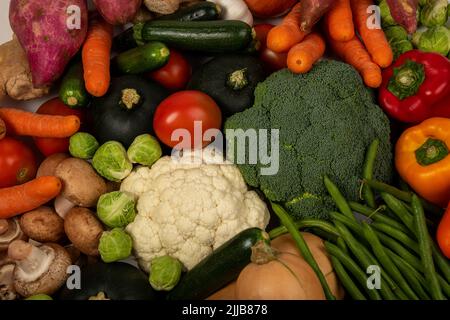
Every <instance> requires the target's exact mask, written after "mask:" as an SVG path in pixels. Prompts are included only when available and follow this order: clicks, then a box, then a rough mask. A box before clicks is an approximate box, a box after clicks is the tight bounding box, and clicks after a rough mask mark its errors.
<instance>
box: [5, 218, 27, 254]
mask: <svg viewBox="0 0 450 320" xmlns="http://www.w3.org/2000/svg"><path fill="white" fill-rule="evenodd" d="M0 221H1V224H2V228H0V229H3V231H5V229H7V230H6V232H3V233H2V232H0V252H1V251H5V250H8V246H9V244H10V243H11V242H13V241H14V240H17V239H22V240H24V239H26V236H25V234H24V233H23V232H22V230H21V228H20V225H19V219H17V218H12V219H8V220H5V219H1V220H0ZM5 221H6V223H7V227H6V228H5V226H6V225H5Z"/></svg>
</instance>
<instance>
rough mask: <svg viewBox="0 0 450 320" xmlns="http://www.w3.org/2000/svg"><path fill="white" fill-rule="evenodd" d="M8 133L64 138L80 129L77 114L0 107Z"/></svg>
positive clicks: (0, 114)
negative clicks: (46, 112) (50, 113)
mask: <svg viewBox="0 0 450 320" xmlns="http://www.w3.org/2000/svg"><path fill="white" fill-rule="evenodd" d="M0 117H1V118H2V119H3V121H5V124H6V129H7V130H8V132H9V133H11V134H14V135H19V136H32V137H39V138H66V137H70V136H72V135H73V134H75V133H76V132H77V131H78V129H80V119H79V118H78V117H77V116H73V115H71V116H55V115H47V114H37V113H33V112H28V111H23V110H19V109H15V108H0Z"/></svg>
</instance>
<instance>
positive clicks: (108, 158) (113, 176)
mask: <svg viewBox="0 0 450 320" xmlns="http://www.w3.org/2000/svg"><path fill="white" fill-rule="evenodd" d="M92 165H93V166H94V168H95V170H97V172H98V173H99V174H100V175H101V176H102V177H104V178H106V179H108V180H110V181H115V182H120V181H122V180H123V179H125V178H126V177H127V176H128V175H129V174H130V173H131V170H133V165H132V164H131V162H130V160H129V159H128V156H127V151H126V150H125V148H124V147H123V146H122V144H120V143H119V142H116V141H108V142H106V143H105V144H103V145H102V146H101V147H100V148H98V150H97V152H95V155H94V158H93V159H92Z"/></svg>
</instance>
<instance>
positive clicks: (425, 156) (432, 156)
mask: <svg viewBox="0 0 450 320" xmlns="http://www.w3.org/2000/svg"><path fill="white" fill-rule="evenodd" d="M449 150H450V119H448V118H430V119H428V120H425V121H424V122H422V123H421V124H419V125H417V126H414V127H411V128H409V129H407V130H406V131H405V132H403V134H402V135H401V136H400V139H399V140H398V142H397V145H396V148H395V166H396V168H397V171H398V173H399V174H400V176H401V177H402V179H403V180H404V181H405V182H406V183H408V184H409V185H410V186H411V188H413V189H414V191H416V192H417V193H418V194H419V195H421V196H422V197H423V198H425V199H426V200H428V201H430V202H432V203H434V204H437V205H439V206H441V207H442V208H444V207H445V206H446V205H447V204H448V202H449V200H450V151H449Z"/></svg>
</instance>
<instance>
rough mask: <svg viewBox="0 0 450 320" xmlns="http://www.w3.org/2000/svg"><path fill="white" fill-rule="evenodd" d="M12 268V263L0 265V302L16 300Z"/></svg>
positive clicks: (13, 266)
mask: <svg viewBox="0 0 450 320" xmlns="http://www.w3.org/2000/svg"><path fill="white" fill-rule="evenodd" d="M14 268H15V265H14V263H9V264H4V265H0V301H2V300H15V299H16V298H17V293H16V289H15V288H14Z"/></svg>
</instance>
